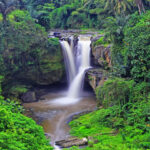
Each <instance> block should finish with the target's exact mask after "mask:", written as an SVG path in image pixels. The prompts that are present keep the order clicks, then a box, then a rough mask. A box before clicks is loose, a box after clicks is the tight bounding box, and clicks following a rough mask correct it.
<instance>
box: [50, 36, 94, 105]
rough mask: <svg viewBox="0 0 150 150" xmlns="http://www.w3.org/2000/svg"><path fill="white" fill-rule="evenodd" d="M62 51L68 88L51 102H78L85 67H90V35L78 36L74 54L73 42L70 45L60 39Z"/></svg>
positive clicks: (63, 103) (62, 103)
mask: <svg viewBox="0 0 150 150" xmlns="http://www.w3.org/2000/svg"><path fill="white" fill-rule="evenodd" d="M60 43H61V46H62V48H63V52H64V60H65V64H66V70H67V73H68V76H69V81H70V82H69V83H70V84H69V90H68V92H67V96H66V97H63V98H58V99H55V100H53V103H55V104H60V105H68V104H73V103H76V102H78V101H79V100H80V99H81V97H80V96H81V95H80V94H81V91H82V85H83V82H84V76H85V72H86V70H87V69H89V68H90V51H91V48H90V45H91V40H90V37H84V36H80V37H79V40H78V45H77V52H76V56H75V55H74V52H73V47H74V46H73V43H72V39H71V45H69V43H68V42H67V41H61V42H60Z"/></svg>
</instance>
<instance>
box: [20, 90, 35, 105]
mask: <svg viewBox="0 0 150 150" xmlns="http://www.w3.org/2000/svg"><path fill="white" fill-rule="evenodd" d="M21 99H22V101H23V102H24V103H31V102H36V101H37V99H36V94H35V92H34V91H29V92H26V93H24V94H23V95H22V97H21Z"/></svg>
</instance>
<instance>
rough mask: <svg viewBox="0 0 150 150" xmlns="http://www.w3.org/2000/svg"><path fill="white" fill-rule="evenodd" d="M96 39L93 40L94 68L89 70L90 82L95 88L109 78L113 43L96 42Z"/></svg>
mask: <svg viewBox="0 0 150 150" xmlns="http://www.w3.org/2000/svg"><path fill="white" fill-rule="evenodd" d="M96 41H97V40H93V41H92V66H94V68H93V69H90V70H89V71H88V72H87V76H88V81H89V84H90V85H91V87H92V88H93V89H94V90H95V88H96V87H97V86H101V85H103V83H104V82H105V81H106V80H107V78H108V72H109V69H110V68H111V51H110V48H111V45H107V46H106V45H103V44H100V43H98V44H95V43H96Z"/></svg>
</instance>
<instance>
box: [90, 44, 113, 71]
mask: <svg viewBox="0 0 150 150" xmlns="http://www.w3.org/2000/svg"><path fill="white" fill-rule="evenodd" d="M92 55H93V57H94V59H93V64H94V65H98V66H100V67H102V68H105V67H111V52H110V45H109V46H107V47H106V48H105V47H104V46H103V45H98V46H96V47H92Z"/></svg>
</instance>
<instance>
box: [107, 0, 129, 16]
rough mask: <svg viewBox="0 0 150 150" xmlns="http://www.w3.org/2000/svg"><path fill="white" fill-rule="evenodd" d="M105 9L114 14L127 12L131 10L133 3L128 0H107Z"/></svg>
mask: <svg viewBox="0 0 150 150" xmlns="http://www.w3.org/2000/svg"><path fill="white" fill-rule="evenodd" d="M104 9H105V10H107V11H108V13H110V14H113V15H120V14H125V13H127V11H129V12H130V11H131V4H130V3H129V2H128V1H127V0H106V4H105V8H104Z"/></svg>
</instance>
